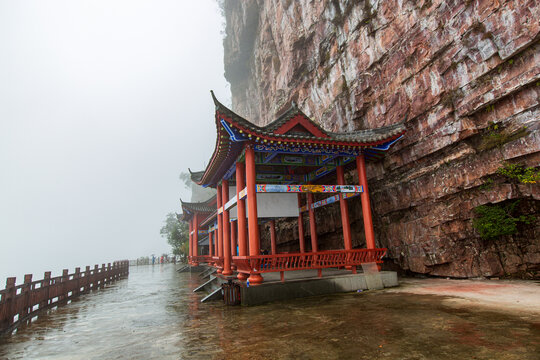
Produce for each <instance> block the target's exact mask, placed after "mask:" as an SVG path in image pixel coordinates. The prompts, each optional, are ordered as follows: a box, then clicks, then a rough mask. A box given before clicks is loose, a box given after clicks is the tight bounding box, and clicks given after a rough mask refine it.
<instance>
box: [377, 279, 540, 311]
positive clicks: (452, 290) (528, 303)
mask: <svg viewBox="0 0 540 360" xmlns="http://www.w3.org/2000/svg"><path fill="white" fill-rule="evenodd" d="M399 285H400V286H399V287H396V288H391V289H387V290H385V291H388V292H398V293H400V292H402V293H411V294H419V295H439V296H447V297H448V298H445V299H444V300H442V301H443V303H444V304H446V305H451V306H457V307H471V306H472V307H477V308H487V309H491V310H498V311H502V312H510V313H513V314H516V315H522V316H529V317H532V319H534V320H535V321H540V286H539V285H538V283H535V282H532V281H520V280H447V279H414V278H400V279H399Z"/></svg>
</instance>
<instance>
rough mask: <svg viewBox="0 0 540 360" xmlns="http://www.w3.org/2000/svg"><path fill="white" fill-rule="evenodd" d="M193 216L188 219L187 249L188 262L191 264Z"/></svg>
mask: <svg viewBox="0 0 540 360" xmlns="http://www.w3.org/2000/svg"><path fill="white" fill-rule="evenodd" d="M192 231H193V218H191V219H190V220H189V243H188V245H189V249H188V264H191V257H192V256H193V242H192V239H193V234H192Z"/></svg>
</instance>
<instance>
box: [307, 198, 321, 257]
mask: <svg viewBox="0 0 540 360" xmlns="http://www.w3.org/2000/svg"><path fill="white" fill-rule="evenodd" d="M312 204H313V194H312V193H308V194H307V206H308V214H309V231H310V232H311V251H312V252H317V251H318V247H317V224H316V223H315V210H313V208H312V207H311V205H312Z"/></svg>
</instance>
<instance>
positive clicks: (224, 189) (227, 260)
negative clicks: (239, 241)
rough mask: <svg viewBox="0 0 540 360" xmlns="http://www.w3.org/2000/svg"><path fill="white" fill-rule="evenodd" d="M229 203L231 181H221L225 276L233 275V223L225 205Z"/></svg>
mask: <svg viewBox="0 0 540 360" xmlns="http://www.w3.org/2000/svg"><path fill="white" fill-rule="evenodd" d="M227 201H229V181H228V180H222V181H221V204H222V206H223V218H222V226H223V272H222V274H223V275H226V276H228V275H232V273H233V272H232V270H231V260H232V258H231V239H230V237H231V228H230V226H231V223H230V222H229V210H225V204H226V203H227Z"/></svg>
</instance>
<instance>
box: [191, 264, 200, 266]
mask: <svg viewBox="0 0 540 360" xmlns="http://www.w3.org/2000/svg"><path fill="white" fill-rule="evenodd" d="M191 266H199V263H191Z"/></svg>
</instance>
